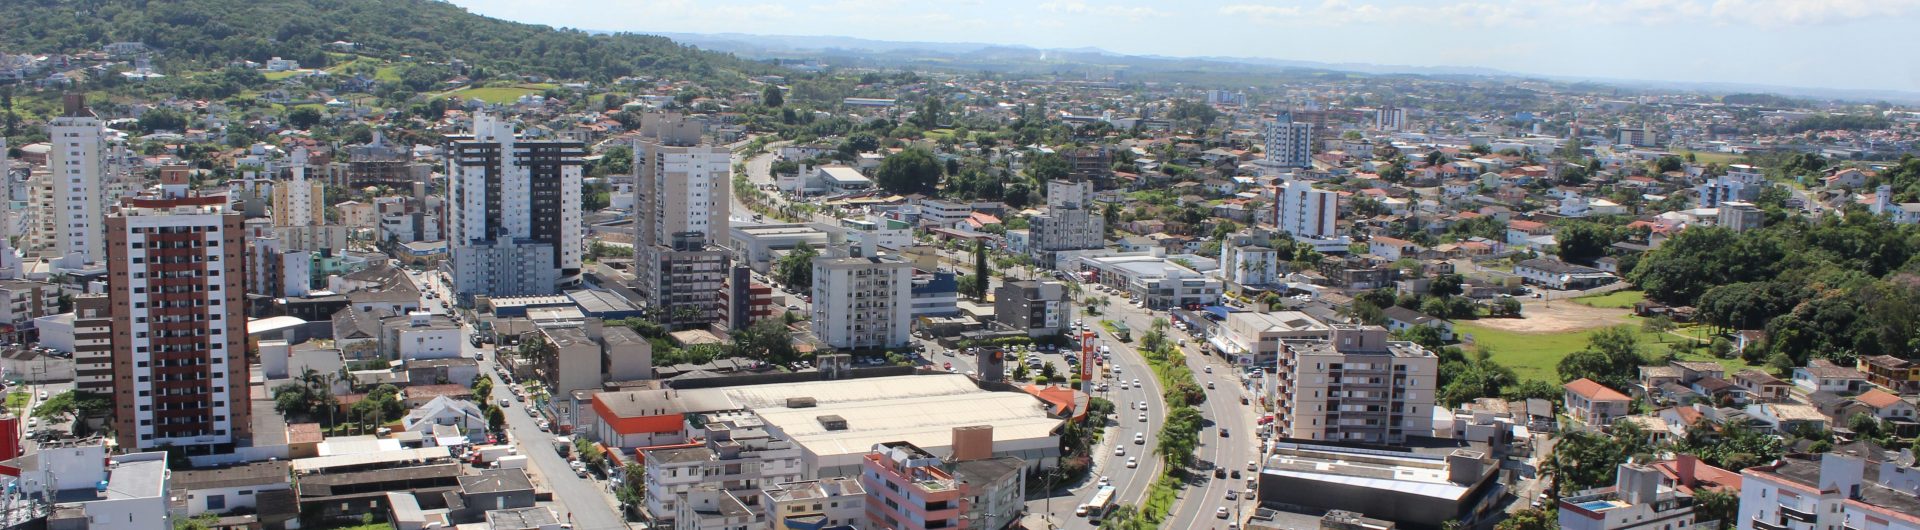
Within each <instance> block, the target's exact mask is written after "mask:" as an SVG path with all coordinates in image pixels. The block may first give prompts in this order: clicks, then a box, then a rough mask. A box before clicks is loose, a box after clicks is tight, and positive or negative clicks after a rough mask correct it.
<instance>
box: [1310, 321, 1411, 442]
mask: <svg viewBox="0 0 1920 530" xmlns="http://www.w3.org/2000/svg"><path fill="white" fill-rule="evenodd" d="M1388 337H1389V335H1388V334H1387V330H1386V328H1382V327H1378V326H1344V325H1343V326H1334V327H1333V329H1332V331H1331V333H1330V334H1329V338H1328V339H1327V340H1291V341H1284V342H1282V351H1281V353H1280V362H1279V363H1278V364H1277V366H1276V367H1275V369H1274V374H1275V378H1276V381H1278V383H1279V388H1278V390H1277V392H1276V394H1277V395H1276V396H1275V398H1274V402H1275V403H1276V405H1277V406H1276V407H1275V408H1276V410H1278V411H1279V412H1278V414H1276V415H1275V418H1274V420H1275V421H1274V423H1275V424H1277V425H1278V427H1277V428H1278V429H1279V431H1280V435H1281V436H1285V437H1290V438H1297V439H1303V440H1335V441H1349V442H1366V443H1383V444H1400V443H1405V442H1406V439H1407V436H1409V435H1419V436H1425V435H1426V433H1431V432H1433V407H1434V391H1435V388H1436V387H1437V386H1438V381H1437V379H1438V378H1439V375H1440V374H1439V368H1440V360H1439V358H1438V357H1437V356H1435V355H1434V354H1433V352H1430V351H1427V349H1426V348H1422V347H1420V346H1419V345H1417V344H1414V343H1411V342H1397V341H1390V340H1388Z"/></svg>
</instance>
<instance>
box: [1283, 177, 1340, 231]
mask: <svg viewBox="0 0 1920 530" xmlns="http://www.w3.org/2000/svg"><path fill="white" fill-rule="evenodd" d="M1279 191H1280V200H1278V201H1274V209H1275V214H1274V223H1275V224H1276V225H1278V226H1279V228H1280V231H1281V232H1286V233H1288V234H1291V235H1293V236H1294V237H1299V238H1307V239H1330V238H1337V237H1340V228H1339V221H1340V194H1338V193H1334V192H1331V191H1327V190H1322V189H1316V188H1314V187H1313V184H1311V183H1308V182H1304V181H1298V180H1289V181H1287V182H1286V184H1284V185H1282V186H1280V190H1279Z"/></svg>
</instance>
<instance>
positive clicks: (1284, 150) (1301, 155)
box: [1262, 113, 1313, 168]
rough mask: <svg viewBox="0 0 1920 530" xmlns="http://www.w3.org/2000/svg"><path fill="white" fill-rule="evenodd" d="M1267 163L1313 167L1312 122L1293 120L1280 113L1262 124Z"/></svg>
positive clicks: (1292, 166)
mask: <svg viewBox="0 0 1920 530" xmlns="http://www.w3.org/2000/svg"><path fill="white" fill-rule="evenodd" d="M1262 132H1263V133H1264V134H1263V135H1262V139H1263V140H1265V145H1263V146H1262V147H1264V148H1265V149H1266V155H1267V163H1269V164H1271V165H1274V166H1277V167H1282V168H1309V167H1313V124H1311V123H1298V122H1294V121H1293V115H1292V114H1290V113H1281V114H1280V115H1279V116H1276V117H1275V118H1274V119H1272V120H1269V121H1267V122H1266V123H1265V124H1263V127H1262Z"/></svg>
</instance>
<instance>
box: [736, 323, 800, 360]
mask: <svg viewBox="0 0 1920 530" xmlns="http://www.w3.org/2000/svg"><path fill="white" fill-rule="evenodd" d="M732 338H733V340H732V341H731V347H732V350H733V354H734V355H736V356H739V357H745V358H748V359H754V360H759V361H766V362H769V363H774V364H786V363H789V362H793V361H794V360H796V359H797V358H798V357H799V353H798V351H797V350H795V349H794V347H793V344H794V341H793V334H792V333H790V332H788V331H787V326H786V325H785V324H783V323H781V322H780V321H778V320H773V319H766V320H761V321H758V322H754V323H753V324H751V325H748V326H746V327H743V328H737V329H735V330H733V337H732Z"/></svg>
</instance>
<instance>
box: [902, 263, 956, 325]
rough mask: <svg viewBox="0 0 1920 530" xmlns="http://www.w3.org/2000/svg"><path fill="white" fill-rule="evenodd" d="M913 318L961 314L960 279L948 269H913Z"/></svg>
mask: <svg viewBox="0 0 1920 530" xmlns="http://www.w3.org/2000/svg"><path fill="white" fill-rule="evenodd" d="M911 293H912V296H913V311H912V315H913V318H921V317H946V316H953V315H958V314H960V279H959V276H958V275H955V274H954V273H952V272H947V271H934V272H927V271H923V270H917V269H916V270H914V271H913V289H911Z"/></svg>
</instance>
